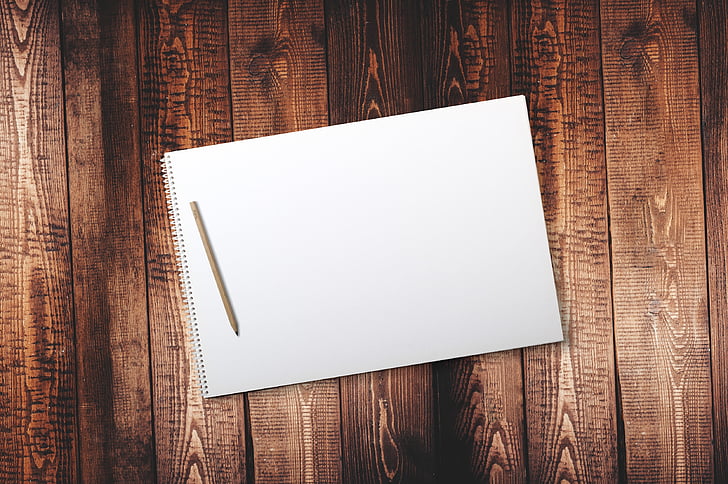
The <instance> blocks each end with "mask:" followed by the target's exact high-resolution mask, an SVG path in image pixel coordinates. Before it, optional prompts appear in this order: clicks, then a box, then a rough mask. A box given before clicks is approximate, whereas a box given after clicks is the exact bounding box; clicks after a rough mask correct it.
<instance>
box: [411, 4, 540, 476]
mask: <svg viewBox="0 0 728 484" xmlns="http://www.w3.org/2000/svg"><path fill="white" fill-rule="evenodd" d="M508 7H509V5H508V3H506V2H500V1H491V0H476V1H459V0H439V1H435V2H432V3H431V4H429V6H425V8H424V10H423V12H422V16H421V18H422V21H423V23H422V56H423V80H424V103H425V106H426V107H428V108H436V107H442V106H451V105H455V104H460V103H463V102H473V101H483V100H486V99H493V98H498V97H503V96H508V95H509V94H510V91H511V85H510V84H511V83H510V78H511V72H510V71H511V65H510V55H511V46H510V43H509V32H508V28H509V22H510V9H509V8H508ZM433 368H434V372H435V380H436V387H435V389H436V398H437V421H438V440H437V453H438V462H439V466H438V471H437V475H438V477H439V479H440V480H441V481H443V482H445V481H448V482H490V481H491V480H494V481H498V482H523V481H524V480H525V478H526V462H525V456H524V452H525V448H526V445H525V440H524V437H525V435H524V408H523V398H522V397H523V387H522V376H523V371H522V366H521V351H520V350H514V351H505V352H500V353H496V354H492V355H482V356H477V357H473V358H462V359H456V360H451V361H446V362H442V363H436V364H435V365H433Z"/></svg>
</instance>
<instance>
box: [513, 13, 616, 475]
mask: <svg viewBox="0 0 728 484" xmlns="http://www.w3.org/2000/svg"><path fill="white" fill-rule="evenodd" d="M512 18H513V23H512V25H513V34H512V35H513V46H514V65H513V87H514V92H515V93H523V94H525V95H526V96H527V99H528V105H529V112H530V118H531V128H532V133H533V138H534V149H535V153H536V160H537V164H538V169H539V179H540V181H541V189H542V198H543V205H544V212H545V216H546V225H547V230H548V233H549V244H550V246H551V256H552V262H553V266H554V272H555V278H556V286H557V291H558V294H559V303H560V304H559V305H560V308H561V317H562V327H563V330H564V342H563V343H562V344H555V345H542V346H536V347H532V348H526V349H525V350H524V364H525V388H526V418H527V423H528V465H529V478H530V479H531V480H532V481H533V482H563V481H567V482H605V483H606V482H615V480H616V477H617V449H616V433H617V430H616V407H615V403H614V401H615V383H614V348H613V330H612V317H611V294H610V269H609V245H608V227H607V205H606V171H605V170H606V164H605V153H604V115H603V109H602V91H601V76H600V62H599V57H600V43H599V10H598V5H597V2H593V1H591V0H583V1H570V2H566V1H560V0H559V1H533V2H526V1H516V2H514V9H513V15H512Z"/></svg>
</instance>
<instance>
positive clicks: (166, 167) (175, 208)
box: [161, 154, 209, 396]
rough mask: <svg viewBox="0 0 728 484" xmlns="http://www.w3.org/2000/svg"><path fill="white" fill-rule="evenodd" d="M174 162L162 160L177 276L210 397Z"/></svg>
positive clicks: (200, 376)
mask: <svg viewBox="0 0 728 484" xmlns="http://www.w3.org/2000/svg"><path fill="white" fill-rule="evenodd" d="M171 161H172V160H171V158H170V157H169V154H165V155H164V158H162V160H161V163H162V178H163V179H164V186H165V192H166V195H165V197H166V199H167V210H168V211H169V216H170V223H171V225H172V237H173V238H174V252H175V255H176V259H177V262H176V265H177V273H178V274H179V280H180V285H181V286H182V301H183V304H184V312H185V313H186V315H187V328H188V332H189V333H188V334H189V339H190V345H191V347H192V359H193V366H194V367H195V368H196V370H197V374H196V382H197V383H198V385H199V387H200V390H201V392H202V395H203V396H207V395H208V394H209V387H208V384H207V374H206V373H205V362H204V360H203V358H202V343H201V342H200V328H199V324H198V321H197V311H196V310H195V301H194V299H193V298H192V280H191V278H190V271H189V265H188V264H187V252H186V251H185V244H184V238H183V237H182V231H181V229H180V226H179V220H180V208H179V203H178V200H177V192H176V191H175V185H174V175H173V174H172V170H171V166H170V164H171Z"/></svg>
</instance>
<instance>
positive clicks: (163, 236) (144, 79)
mask: <svg viewBox="0 0 728 484" xmlns="http://www.w3.org/2000/svg"><path fill="white" fill-rule="evenodd" d="M139 17H140V36H139V37H140V44H139V45H140V47H139V50H140V57H141V91H140V97H141V99H140V107H141V130H142V131H141V136H142V156H143V163H144V168H143V176H144V203H145V230H146V234H147V237H146V247H147V285H148V293H149V324H150V333H151V334H150V344H151V350H152V377H153V383H154V392H153V403H154V417H155V420H154V423H155V432H156V433H155V437H156V449H157V469H158V476H159V480H160V481H161V482H177V481H192V482H244V481H245V479H246V471H245V436H244V428H245V418H244V411H243V403H242V396H240V395H237V396H232V397H222V398H215V399H209V400H204V401H203V399H202V396H201V392H200V387H199V382H197V375H196V372H195V371H194V367H193V361H191V345H190V342H189V339H188V334H189V333H188V328H187V323H186V319H187V318H186V315H185V313H184V312H183V306H182V296H181V294H180V286H179V280H178V275H177V271H176V265H175V262H176V261H175V250H174V245H173V243H172V237H171V233H170V226H169V219H168V217H167V203H166V198H165V193H164V189H163V183H162V177H161V172H160V163H159V159H160V158H161V157H162V154H163V153H164V152H165V151H170V150H174V149H179V148H187V147H192V146H200V145H205V144H213V143H219V142H224V141H230V140H231V137H232V136H231V135H232V130H231V116H230V100H229V91H228V63H227V58H228V57H227V56H228V52H227V49H226V39H227V29H226V22H227V19H226V13H225V5H224V3H223V2H218V1H212V0H210V1H197V2H195V1H155V0H149V1H146V2H142V4H141V6H140V12H139Z"/></svg>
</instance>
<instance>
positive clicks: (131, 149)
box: [62, 0, 155, 482]
mask: <svg viewBox="0 0 728 484" xmlns="http://www.w3.org/2000/svg"><path fill="white" fill-rule="evenodd" d="M62 26H63V30H64V32H65V35H64V36H63V64H64V76H65V81H66V82H65V90H66V98H65V101H66V127H67V145H68V168H69V191H70V210H71V219H70V220H71V227H72V229H73V230H72V238H71V240H72V247H73V251H72V252H73V284H74V287H75V288H76V289H75V291H74V301H75V314H76V342H77V355H78V447H79V453H80V455H81V456H83V458H81V459H80V460H79V463H80V479H81V480H83V482H151V481H153V480H154V479H155V475H154V457H155V456H154V443H153V441H152V421H151V417H152V414H151V395H150V393H151V388H150V386H151V383H150V381H149V347H148V326H147V305H146V302H147V294H146V284H145V279H146V277H145V272H144V225H143V220H142V205H141V204H142V197H141V170H140V153H139V119H138V111H137V109H138V107H137V106H138V95H137V77H136V71H137V66H136V35H135V29H134V5H133V2H131V1H120V2H100V3H97V2H96V1H94V0H86V1H84V0H72V1H68V2H64V4H63V24H62Z"/></svg>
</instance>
